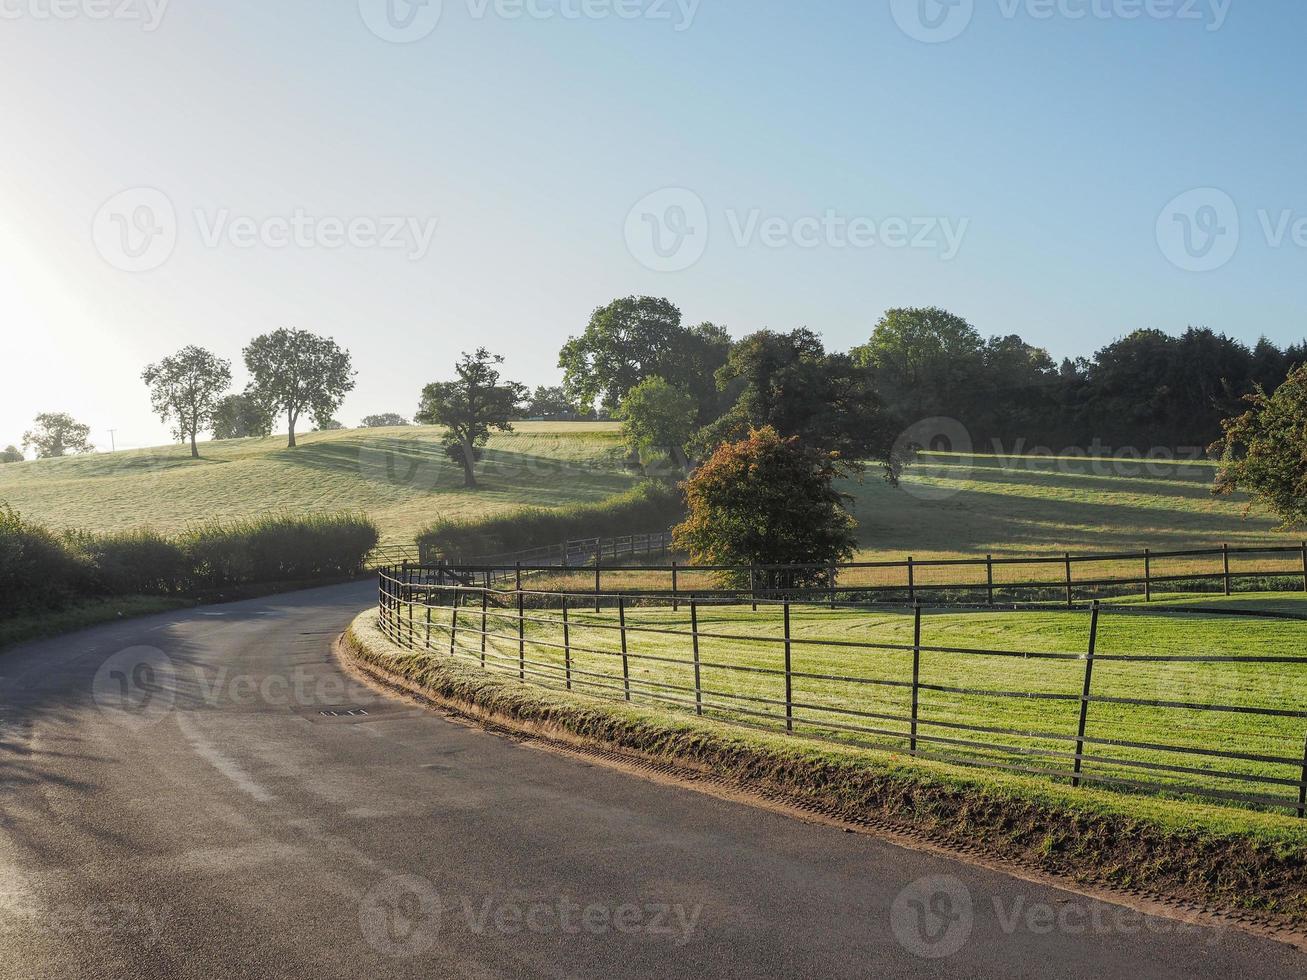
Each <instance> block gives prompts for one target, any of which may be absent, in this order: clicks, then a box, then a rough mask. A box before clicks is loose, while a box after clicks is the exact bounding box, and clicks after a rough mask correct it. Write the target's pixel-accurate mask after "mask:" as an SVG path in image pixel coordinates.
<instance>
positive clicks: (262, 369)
mask: <svg viewBox="0 0 1307 980" xmlns="http://www.w3.org/2000/svg"><path fill="white" fill-rule="evenodd" d="M244 354H245V368H246V370H248V371H249V373H250V385H249V388H248V389H247V391H246V393H247V394H248V395H249V396H250V397H251V398H253V399H254V400H255V401H256V402H258V404H259V405H261V406H263V408H264V410H265V411H266V412H267V413H268V414H269V415H278V414H284V415H285V416H286V422H287V424H288V426H289V431H290V435H289V438H288V442H287V445H288V446H290V447H292V448H293V447H294V445H295V425H296V423H297V422H298V421H299V419H300V416H301V415H303V414H304V413H305V412H308V413H310V415H311V416H312V418H313V420H314V421H315V422H316V423H318V424H319V425H320V424H322V423H323V422H327V421H329V420H330V419H331V417H332V414H333V413H334V412H335V411H336V409H337V408H339V407H340V403H341V402H342V401H344V400H345V395H346V394H348V393H349V392H351V391H353V390H354V372H353V370H351V368H350V356H349V352H348V351H346V350H342V349H341V348H340V346H339V345H337V343H336V342H335V341H334V340H332V339H330V338H329V337H319V336H317V335H316V334H311V333H309V332H308V331H307V330H289V329H281V330H275V331H273V332H272V333H268V334H264V335H263V336H261V337H255V338H254V340H252V341H250V343H249V346H247V347H246V348H245V351H244Z"/></svg>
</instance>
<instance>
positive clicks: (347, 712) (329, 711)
mask: <svg viewBox="0 0 1307 980" xmlns="http://www.w3.org/2000/svg"><path fill="white" fill-rule="evenodd" d="M367 713H368V709H367V708H325V709H323V710H322V711H319V712H318V714H320V715H322V716H324V717H326V718H359V717H362V716H363V715H366V714H367Z"/></svg>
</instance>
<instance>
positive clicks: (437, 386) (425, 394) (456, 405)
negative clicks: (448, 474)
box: [417, 347, 527, 488]
mask: <svg viewBox="0 0 1307 980" xmlns="http://www.w3.org/2000/svg"><path fill="white" fill-rule="evenodd" d="M502 363H504V359H503V357H501V356H499V355H496V354H491V353H490V351H488V350H486V349H485V348H484V347H480V348H478V349H477V350H476V352H475V353H473V354H468V353H464V354H463V356H462V358H461V359H460V360H459V362H458V363H457V364H456V365H455V366H454V373H455V374H456V375H457V378H456V380H454V381H437V382H434V383H432V384H429V385H427V386H426V387H425V388H424V389H422V402H421V404H420V405H419V406H418V413H417V420H418V421H419V422H422V423H424V424H426V425H443V426H444V427H445V436H444V440H443V443H444V447H445V452H446V454H447V455H448V456H449V458H450V459H452V460H454V461H455V462H457V463H458V464H459V465H460V466H462V467H463V483H464V485H465V486H467V487H469V488H475V487H476V486H477V481H476V462H477V460H478V459H479V458H480V456H481V448H482V447H483V446H484V445H485V444H486V442H488V441H489V439H490V433H491V431H492V430H493V431H498V432H511V431H512V429H513V426H512V419H513V418H514V416H515V415H516V414H517V412H518V409H519V406H520V404H521V402H522V401H523V400H524V399H525V398H526V395H527V389H526V387H525V386H524V385H520V384H518V383H516V382H513V381H507V382H501V380H500V373H499V369H498V367H497V365H499V364H502Z"/></svg>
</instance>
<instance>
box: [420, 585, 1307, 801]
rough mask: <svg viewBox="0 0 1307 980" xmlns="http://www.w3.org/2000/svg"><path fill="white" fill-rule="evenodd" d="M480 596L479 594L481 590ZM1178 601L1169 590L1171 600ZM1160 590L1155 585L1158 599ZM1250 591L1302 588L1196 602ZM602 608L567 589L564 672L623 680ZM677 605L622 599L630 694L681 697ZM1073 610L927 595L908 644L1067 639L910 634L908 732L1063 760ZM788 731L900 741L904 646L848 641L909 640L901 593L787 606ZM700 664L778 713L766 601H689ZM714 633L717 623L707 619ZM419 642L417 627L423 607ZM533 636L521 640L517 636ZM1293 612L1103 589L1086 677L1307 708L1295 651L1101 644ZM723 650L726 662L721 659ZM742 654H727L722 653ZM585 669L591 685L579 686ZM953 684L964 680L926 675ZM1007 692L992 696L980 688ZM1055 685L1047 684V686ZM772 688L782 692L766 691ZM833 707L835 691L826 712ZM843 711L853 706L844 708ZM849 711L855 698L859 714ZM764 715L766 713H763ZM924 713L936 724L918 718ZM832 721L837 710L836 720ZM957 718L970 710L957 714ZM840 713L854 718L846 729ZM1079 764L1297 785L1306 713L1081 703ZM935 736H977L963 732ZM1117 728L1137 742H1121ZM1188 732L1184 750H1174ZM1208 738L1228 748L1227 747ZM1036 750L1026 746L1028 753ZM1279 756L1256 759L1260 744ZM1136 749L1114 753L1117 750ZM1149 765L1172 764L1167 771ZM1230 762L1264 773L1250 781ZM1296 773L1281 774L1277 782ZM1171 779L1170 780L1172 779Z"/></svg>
mask: <svg viewBox="0 0 1307 980" xmlns="http://www.w3.org/2000/svg"><path fill="white" fill-rule="evenodd" d="M478 601H479V600H478ZM1176 601H1177V602H1182V601H1183V600H1176ZM1171 604H1172V603H1170V602H1168V605H1171ZM1240 607H1242V608H1259V609H1267V610H1271V611H1277V612H1280V613H1292V614H1296V615H1302V616H1307V597H1303V596H1292V595H1288V596H1286V595H1276V596H1243V597H1240V598H1238V599H1235V600H1226V599H1224V598H1221V597H1216V598H1207V599H1204V600H1202V601H1201V609H1202V610H1207V609H1213V608H1240ZM433 616H434V617H435V619H434V621H435V623H436V626H435V629H434V632H433V640H432V643H433V647H434V648H435V649H436V650H440V649H442V648H446V645H447V644H448V642H449V640H448V636H449V634H448V630H447V629H442V628H441V626H442V624H447V623H448V617H449V610H448V608H437V609H434V610H433ZM527 617H528V619H530V620H538V621H532V622H528V624H527V628H526V636H527V640H528V644H527V660H528V661H529V663H528V671H529V672H530V678H529V679H531V680H532V681H533V682H536V683H544V684H548V685H554V686H557V685H559V684H561V683H562V680H563V666H564V654H563V649H562V642H563V632H562V622H561V617H560V613H559V611H558V610H557V609H554V610H546V609H536V610H531V609H528V612H527ZM460 621H461V630H462V632H461V633H460V637H459V651H460V653H462V654H464V655H466V656H471V657H479V655H480V636H479V634H478V633H477V631H478V630H479V629H480V610H479V607H477V608H468V609H466V610H464V611H463V612H462V613H461V614H460ZM617 622H618V620H617V616H616V615H615V612H614V611H613V610H611V609H605V610H604V611H603V612H601V613H596V612H595V611H594V608H593V606H590V607H586V606H585V605H584V602H583V600H577V602H576V604H575V606H574V608H573V609H572V610H571V612H570V614H569V625H570V643H571V645H572V647H573V652H572V670H573V677H574V682H575V687H576V690H578V691H581V692H582V693H587V692H588V693H593V694H596V695H597V696H603V697H609V698H612V697H617V698H620V697H622V663H621V653H620V651H621V646H620V634H619V633H618V631H617V630H616V629H615V627H616V626H617ZM689 625H690V621H689V610H688V609H687V608H686V607H685V606H682V607H681V609H680V610H679V611H676V612H673V611H672V610H671V609H668V608H666V607H638V606H637V607H634V608H631V609H628V611H627V626H628V634H627V639H628V651H629V665H630V677H631V682H632V687H633V690H634V691H635V695H636V700H638V701H643V702H644V703H654V704H661V705H664V706H666V707H668V708H669V709H670V710H674V711H692V710H693V708H694V693H693V691H694V667H693V654H692V646H691V640H690V637H689V635H688V631H689ZM1089 625H1090V624H1089V614H1088V613H1087V612H1085V611H1051V610H1038V611H1020V612H1014V611H1007V612H975V611H958V610H929V611H927V612H926V614H925V615H924V619H923V632H922V644H923V646H926V647H931V646H943V647H950V648H953V647H961V648H967V649H970V650H989V651H995V650H1003V651H1011V652H1014V653H1064V654H1068V655H1070V656H1069V657H1068V659H1036V658H1026V657H1020V656H1017V657H1012V656H997V655H982V654H960V653H944V652H925V653H923V654H922V658H921V683H922V685H923V688H922V690H921V692H920V718H921V719H922V720H923V723H922V724H921V726H920V729H919V731H920V734H921V736H922V737H923V740H922V742H921V743H920V746H919V747H920V750H921V752H922V753H923V754H926V755H928V756H935V757H946V758H949V759H964V760H965V759H972V760H984V761H986V762H989V763H995V764H1000V765H1008V766H1015V767H1029V768H1032V769H1045V770H1058V771H1063V772H1065V771H1066V770H1068V769H1069V768H1070V767H1071V765H1072V758H1071V757H1070V756H1071V754H1073V753H1074V752H1075V742H1074V736H1075V734H1076V730H1077V724H1078V720H1079V710H1080V701H1079V696H1080V692H1081V685H1082V683H1083V679H1084V673H1085V661H1084V658H1083V654H1084V652H1085V651H1086V650H1087V649H1088V640H1089ZM791 628H792V638H793V641H794V642H793V664H792V669H793V671H794V675H795V676H794V679H793V686H794V691H793V699H794V702H795V703H796V705H797V706H796V708H795V719H796V731H798V732H799V733H801V734H809V735H817V736H821V737H828V738H833V739H836V740H842V741H852V742H857V743H859V744H867V745H874V746H879V747H882V748H889V749H890V750H892V751H894V752H898V753H902V752H904V751H905V750H906V748H907V736H908V729H909V719H910V710H911V679H912V653H911V651H910V650H883V649H856V648H851V647H850V646H848V643H849V641H858V642H871V643H882V644H890V645H895V644H897V645H907V646H910V645H911V644H912V642H913V639H912V637H913V619H912V615H911V613H910V612H909V611H906V610H902V609H899V610H895V609H888V610H883V611H882V610H875V611H868V610H861V609H858V610H854V609H839V610H834V611H832V610H829V609H825V608H822V607H814V606H805V607H796V608H795V609H794V611H793V615H792V627H791ZM699 629H700V631H701V634H710V635H708V636H702V637H701V640H700V649H699V656H700V674H701V681H702V687H703V689H704V691H705V693H704V695H703V697H704V704H705V714H706V715H707V716H709V717H716V718H719V719H724V720H731V721H736V722H743V723H747V724H755V725H759V724H760V725H763V726H765V727H769V728H773V729H775V728H778V727H781V728H783V726H784V707H783V703H784V702H783V699H784V676H783V667H784V646H783V643H782V642H780V641H781V639H782V637H783V635H784V634H783V625H782V620H781V611H780V610H779V609H777V608H768V607H767V606H763V607H762V608H760V610H759V611H758V612H756V613H755V612H752V611H751V610H750V609H749V607H748V606H744V607H732V608H713V607H702V608H700V610H699ZM516 630H517V623H516V620H515V612H513V611H512V610H510V611H509V612H508V615H507V616H506V617H504V618H499V619H496V617H495V616H494V615H493V610H492V614H491V618H490V621H489V632H490V633H498V634H502V636H500V637H492V638H491V639H490V640H489V644H488V647H489V665H490V666H491V667H492V668H496V669H500V670H505V671H508V672H509V673H510V674H513V675H515V674H516V672H517V668H518V646H517V639H516ZM711 634H716V635H711ZM417 636H418V639H419V642H421V641H422V639H423V638H424V636H425V624H424V622H423V621H422V611H421V610H419V614H418V623H417ZM532 641H534V642H532ZM1305 641H1307V622H1303V621H1302V620H1288V619H1269V618H1244V617H1232V616H1223V615H1216V614H1213V613H1211V612H1206V611H1195V612H1192V613H1176V612H1165V613H1163V612H1155V611H1148V610H1145V609H1143V608H1140V607H1131V606H1128V605H1117V606H1108V607H1105V608H1104V610H1103V613H1102V615H1101V618H1100V625H1099V633H1098V644H1097V653H1098V654H1099V655H1100V656H1102V655H1108V657H1107V659H1102V660H1098V661H1096V665H1095V673H1094V677H1093V692H1092V693H1093V695H1094V696H1099V697H1114V698H1135V699H1142V700H1150V701H1170V702H1185V703H1190V704H1201V705H1212V704H1223V705H1232V706H1239V707H1253V708H1270V709H1275V710H1278V711H1289V712H1307V656H1304V657H1303V660H1302V661H1301V662H1299V663H1293V664H1265V663H1256V662H1245V663H1228V662H1227V663H1188V662H1173V661H1171V662H1162V663H1155V662H1148V663H1141V662H1134V661H1122V660H1112V659H1110V655H1113V654H1148V655H1164V656H1175V655H1193V654H1207V655H1230V654H1237V655H1239V656H1242V657H1258V656H1262V657H1265V656H1302V655H1303V651H1304V649H1307V642H1305ZM728 665H729V666H728ZM732 667H734V668H741V669H731V668H732ZM587 684H588V685H589V686H588V687H587ZM940 687H943V688H965V689H968V690H969V691H972V692H990V693H960V692H958V691H941V690H936V689H934V688H940ZM997 691H1002V692H1008V693H1011V694H1015V695H1017V696H1016V697H1000V696H997V695H996V694H994V693H992V692H997ZM1045 695H1054V696H1056V697H1055V698H1050V697H1045ZM778 702H779V703H778ZM832 709H839V710H838V712H837V711H835V710H832ZM850 712H852V714H850ZM858 713H861V714H858ZM767 716H770V717H767ZM925 722H932V723H934V724H926V723H925ZM841 726H843V727H841ZM957 726H976V728H978V729H984V730H982V731H978V730H975V729H973V728H959V727H957ZM850 727H857V728H862V729H865V730H864V731H856V732H855V731H850V730H848V729H849V728H850ZM1087 734H1088V736H1089V738H1090V740H1091V741H1090V742H1089V743H1087V747H1086V749H1085V753H1086V755H1087V756H1090V757H1091V758H1090V759H1088V760H1087V761H1086V762H1085V764H1084V765H1085V772H1086V773H1088V774H1091V775H1098V776H1114V777H1118V778H1122V779H1127V780H1142V781H1145V782H1155V783H1162V784H1166V785H1168V786H1171V787H1173V788H1174V789H1175V791H1176V792H1177V793H1179V788H1180V787H1181V786H1194V787H1199V788H1202V789H1206V790H1211V791H1215V792H1217V793H1220V792H1231V793H1242V794H1252V795H1259V796H1270V797H1276V798H1280V799H1289V800H1296V799H1297V796H1298V786H1297V785H1296V784H1297V783H1298V782H1299V781H1300V780H1301V779H1302V769H1303V764H1304V763H1303V753H1304V740H1305V739H1307V717H1285V716H1273V715H1246V714H1238V713H1235V712H1227V711H1219V712H1214V711H1200V710H1195V709H1192V708H1173V707H1161V706H1138V705H1123V704H1110V703H1093V704H1091V705H1090V709H1089V715H1088V728H1087ZM936 739H940V740H948V739H965V740H971V741H975V742H981V743H985V745H986V746H987V747H985V748H975V747H966V746H961V745H958V744H954V743H952V742H950V741H936ZM1120 742H1133V743H1141V745H1147V746H1150V747H1141V746H1140V745H1136V746H1124V745H1121V744H1114V743H1120ZM1174 749H1187V750H1192V753H1182V752H1177V751H1172V750H1174ZM1209 750H1221V751H1226V752H1236V753H1242V754H1244V755H1247V756H1255V757H1264V758H1245V759H1239V760H1227V759H1220V758H1215V757H1212V756H1205V755H1203V754H1202V753H1203V752H1206V751H1209ZM1032 753H1033V754H1032ZM1272 759H1274V760H1277V761H1270V760H1272ZM1109 760H1125V761H1128V762H1134V763H1142V764H1144V765H1143V766H1127V765H1123V764H1121V762H1120V761H1109ZM1148 766H1172V767H1187V768H1188V769H1189V770H1192V771H1188V772H1170V771H1165V770H1158V769H1151V768H1148ZM1234 773H1240V774H1245V775H1254V776H1260V777H1266V778H1267V779H1269V780H1278V781H1279V782H1268V783H1260V782H1250V781H1246V780H1243V779H1239V778H1237V777H1236V776H1235V775H1233V774H1234ZM1290 784H1294V785H1290ZM1180 795H1183V794H1180Z"/></svg>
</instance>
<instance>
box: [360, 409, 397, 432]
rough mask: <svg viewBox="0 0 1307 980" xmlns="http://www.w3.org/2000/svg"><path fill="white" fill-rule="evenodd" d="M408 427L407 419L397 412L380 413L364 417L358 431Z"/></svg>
mask: <svg viewBox="0 0 1307 980" xmlns="http://www.w3.org/2000/svg"><path fill="white" fill-rule="evenodd" d="M402 425H408V419H406V418H404V416H402V415H400V414H399V413H398V412H382V413H381V414H380V415H365V416H363V420H362V422H361V424H360V425H359V428H360V429H388V428H395V427H397V426H402Z"/></svg>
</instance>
